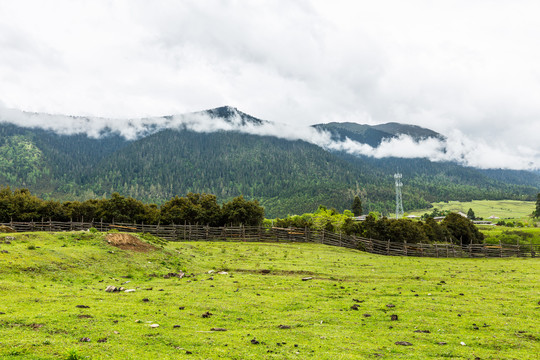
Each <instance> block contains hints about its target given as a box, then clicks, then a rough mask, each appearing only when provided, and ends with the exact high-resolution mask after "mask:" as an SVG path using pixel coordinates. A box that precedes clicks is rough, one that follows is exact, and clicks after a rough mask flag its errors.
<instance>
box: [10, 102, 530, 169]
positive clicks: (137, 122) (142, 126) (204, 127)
mask: <svg viewBox="0 0 540 360" xmlns="http://www.w3.org/2000/svg"><path fill="white" fill-rule="evenodd" d="M1 122H8V123H14V124H17V125H19V126H25V127H37V128H43V129H47V130H52V131H55V132H57V133H59V134H65V135H68V134H88V135H89V136H91V137H100V136H102V135H103V134H105V133H108V132H113V133H117V134H119V135H121V136H124V137H125V138H127V139H130V140H134V139H137V138H139V137H141V136H143V135H144V134H146V133H147V131H148V129H152V128H156V129H188V130H192V131H195V132H203V133H213V132H218V131H238V132H242V133H247V134H251V135H258V136H273V137H277V138H280V139H286V140H291V141H292V140H302V141H305V142H308V143H311V144H314V145H317V146H320V147H322V148H324V149H326V150H331V151H343V152H346V153H349V154H352V155H355V156H362V155H364V156H370V157H375V158H384V157H398V158H426V159H430V160H432V161H452V162H457V163H459V164H462V165H465V166H473V167H477V168H484V169H489V168H504V169H534V168H540V152H538V151H536V150H534V149H532V148H529V147H526V146H520V147H519V148H517V149H515V150H514V151H513V152H511V151H510V149H508V148H505V147H504V146H501V145H498V144H488V143H486V142H484V141H478V140H473V139H471V138H469V137H467V136H465V135H464V134H463V133H461V132H460V131H458V130H454V131H452V132H451V133H450V134H449V136H448V137H446V138H445V139H444V140H441V139H437V138H426V139H423V140H419V141H417V140H415V139H413V138H412V137H410V136H407V135H400V136H399V137H395V138H387V139H384V140H383V141H382V143H381V144H380V145H379V146H377V147H372V146H370V145H367V144H363V143H359V142H356V141H353V140H351V139H349V138H346V139H345V140H343V141H336V140H334V139H333V138H332V134H331V133H329V132H327V131H321V130H319V129H315V128H313V127H310V126H307V125H301V124H295V123H287V124H285V123H275V122H269V121H265V122H263V123H262V124H254V123H249V122H248V123H243V122H242V118H241V117H240V116H239V115H238V113H237V114H236V116H234V117H233V118H231V119H227V120H225V119H222V118H215V117H212V116H209V115H207V114H205V113H190V114H183V115H175V116H171V117H166V118H164V117H151V118H141V119H110V118H97V117H70V116H63V115H46V114H38V113H24V112H21V111H19V110H13V109H7V108H5V107H3V106H1V104H0V123H1Z"/></svg>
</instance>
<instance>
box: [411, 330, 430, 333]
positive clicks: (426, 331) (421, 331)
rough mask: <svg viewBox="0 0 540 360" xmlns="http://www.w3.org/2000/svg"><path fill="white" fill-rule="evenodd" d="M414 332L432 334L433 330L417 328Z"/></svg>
mask: <svg viewBox="0 0 540 360" xmlns="http://www.w3.org/2000/svg"><path fill="white" fill-rule="evenodd" d="M414 332H415V333H423V334H430V333H431V331H429V330H415V331H414Z"/></svg>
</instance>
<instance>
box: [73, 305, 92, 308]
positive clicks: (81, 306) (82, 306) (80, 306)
mask: <svg viewBox="0 0 540 360" xmlns="http://www.w3.org/2000/svg"><path fill="white" fill-rule="evenodd" d="M75 307H77V308H79V309H90V306H86V305H77V306H75Z"/></svg>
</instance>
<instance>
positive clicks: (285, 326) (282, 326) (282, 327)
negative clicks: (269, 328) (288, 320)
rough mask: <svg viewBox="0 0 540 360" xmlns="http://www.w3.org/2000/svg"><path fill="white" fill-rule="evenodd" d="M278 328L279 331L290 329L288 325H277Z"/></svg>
mask: <svg viewBox="0 0 540 360" xmlns="http://www.w3.org/2000/svg"><path fill="white" fill-rule="evenodd" d="M278 328H280V329H290V328H291V326H290V325H279V326H278Z"/></svg>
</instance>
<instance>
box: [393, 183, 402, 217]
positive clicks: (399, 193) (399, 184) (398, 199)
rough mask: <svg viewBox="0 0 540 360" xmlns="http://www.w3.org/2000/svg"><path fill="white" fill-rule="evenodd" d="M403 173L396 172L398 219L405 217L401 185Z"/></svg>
mask: <svg viewBox="0 0 540 360" xmlns="http://www.w3.org/2000/svg"><path fill="white" fill-rule="evenodd" d="M401 177H402V175H401V174H400V173H397V174H394V179H395V180H396V219H399V218H401V217H403V200H402V197H401V187H402V186H403V183H402V182H401Z"/></svg>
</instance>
